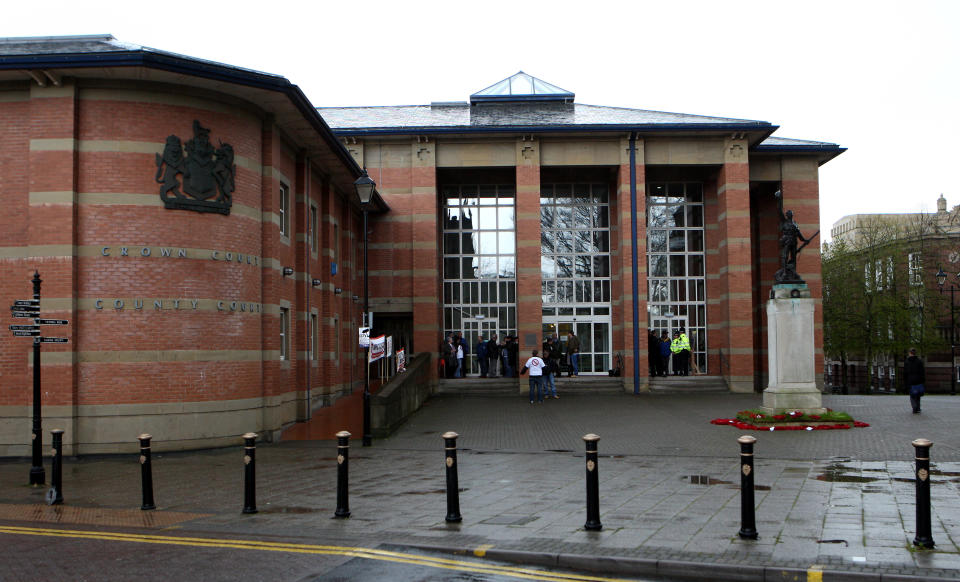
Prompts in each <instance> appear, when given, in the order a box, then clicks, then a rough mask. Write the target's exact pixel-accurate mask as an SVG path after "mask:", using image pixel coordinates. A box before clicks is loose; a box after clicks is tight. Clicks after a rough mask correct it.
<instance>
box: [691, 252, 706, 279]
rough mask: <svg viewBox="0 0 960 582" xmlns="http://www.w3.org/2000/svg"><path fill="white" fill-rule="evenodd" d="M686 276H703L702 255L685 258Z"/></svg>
mask: <svg viewBox="0 0 960 582" xmlns="http://www.w3.org/2000/svg"><path fill="white" fill-rule="evenodd" d="M687 274H688V275H690V276H691V277H702V276H703V255H689V256H688V257H687Z"/></svg>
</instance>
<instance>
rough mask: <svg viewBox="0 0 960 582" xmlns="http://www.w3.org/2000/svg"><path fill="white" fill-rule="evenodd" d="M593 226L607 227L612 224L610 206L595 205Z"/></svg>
mask: <svg viewBox="0 0 960 582" xmlns="http://www.w3.org/2000/svg"><path fill="white" fill-rule="evenodd" d="M593 226H594V227H596V228H607V227H609V226H610V207H609V206H595V207H594V208H593Z"/></svg>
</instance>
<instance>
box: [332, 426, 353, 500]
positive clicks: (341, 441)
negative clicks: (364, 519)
mask: <svg viewBox="0 0 960 582" xmlns="http://www.w3.org/2000/svg"><path fill="white" fill-rule="evenodd" d="M349 470H350V433H349V432H347V431H345V430H342V431H340V432H338V433H337V510H336V511H335V512H334V513H333V515H334V517H350V500H349V496H348V493H347V486H348V475H349Z"/></svg>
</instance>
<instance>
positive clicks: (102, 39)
mask: <svg viewBox="0 0 960 582" xmlns="http://www.w3.org/2000/svg"><path fill="white" fill-rule="evenodd" d="M117 53H151V54H156V55H165V56H169V57H174V58H178V59H187V60H190V61H191V62H194V63H206V64H209V65H215V66H218V67H226V68H229V69H233V70H237V71H246V72H250V73H256V74H258V75H264V76H267V77H273V78H275V79H284V77H283V76H282V75H274V74H272V73H264V72H263V71H255V70H253V69H245V68H243V67H237V66H235V65H228V64H225V63H219V62H216V61H208V60H205V59H198V58H196V57H191V56H188V55H182V54H179V53H173V52H170V51H162V50H158V49H154V48H150V47H146V46H143V45H139V44H133V43H129V42H123V41H120V40H117V39H116V38H114V37H113V35H110V34H87V35H77V36H32V37H14V38H0V60H9V61H13V60H16V61H18V62H21V63H23V64H27V65H29V64H35V65H36V66H42V65H44V64H46V63H48V62H49V61H51V59H50V58H46V57H52V58H54V59H56V60H55V62H56V64H62V63H63V60H64V59H65V58H67V59H69V57H71V56H72V57H74V59H78V60H79V59H83V61H85V62H87V61H93V62H96V61H98V60H100V59H106V58H107V57H109V56H110V55H111V54H117ZM17 57H27V58H26V59H23V58H21V59H18V58H17Z"/></svg>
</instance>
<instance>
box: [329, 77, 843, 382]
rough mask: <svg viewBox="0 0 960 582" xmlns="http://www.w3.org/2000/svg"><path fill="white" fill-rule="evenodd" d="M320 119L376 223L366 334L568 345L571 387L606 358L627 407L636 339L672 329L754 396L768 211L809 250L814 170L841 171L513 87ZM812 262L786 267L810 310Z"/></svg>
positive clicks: (695, 122) (550, 89)
mask: <svg viewBox="0 0 960 582" xmlns="http://www.w3.org/2000/svg"><path fill="white" fill-rule="evenodd" d="M320 111H321V113H322V115H323V117H324V119H326V120H327V122H328V123H329V124H330V126H331V127H332V128H333V130H334V132H335V133H336V135H338V136H340V137H341V138H343V140H344V143H345V144H346V146H347V148H348V149H349V150H350V152H351V153H352V154H353V156H354V158H355V159H356V160H357V162H358V163H359V164H360V165H362V166H364V167H366V168H367V169H368V170H369V172H370V175H371V176H372V177H373V178H374V179H375V180H376V181H377V183H378V188H379V190H380V192H381V193H382V194H383V196H384V199H385V200H387V201H388V202H389V204H390V206H391V208H392V211H391V212H390V213H389V214H387V215H384V216H382V217H380V218H379V219H378V220H377V221H376V223H375V228H374V231H373V240H374V248H376V249H379V252H377V253H375V255H374V256H372V257H371V268H372V269H373V275H372V277H373V278H372V280H371V281H372V282H371V289H372V291H371V294H372V297H373V298H374V299H373V301H374V303H373V306H372V310H373V311H374V312H376V314H377V316H378V317H380V316H384V317H390V318H393V319H394V320H395V321H396V322H397V325H400V326H406V327H408V328H411V329H412V331H413V337H414V343H415V346H416V349H418V350H421V351H424V350H435V349H436V348H435V346H436V345H437V344H438V342H439V341H440V338H441V337H442V335H443V333H444V332H449V331H464V332H466V334H467V336H468V338H470V340H471V341H470V343H471V345H473V343H474V341H473V340H474V339H475V338H476V336H477V335H478V334H483V335H484V336H485V337H486V336H488V335H489V334H491V333H498V334H499V335H500V336H501V337H502V336H503V335H504V334H509V335H518V336H519V338H520V342H521V349H522V350H523V351H528V350H530V349H533V348H536V347H538V346H539V345H540V342H541V338H542V337H543V336H545V335H547V334H549V333H559V334H560V336H561V338H564V337H565V335H566V334H565V332H567V331H569V330H574V331H575V332H576V334H577V335H578V336H579V337H580V340H581V344H582V348H583V349H582V351H583V356H582V358H581V359H582V369H583V371H584V372H585V373H588V374H589V373H593V374H607V373H608V370H609V369H610V368H611V367H612V366H613V361H614V359H615V356H616V355H617V354H620V355H622V356H623V358H624V361H625V363H626V370H625V375H624V377H623V381H624V385H625V388H626V389H628V390H643V389H645V388H646V386H647V384H646V380H645V378H646V377H647V361H646V341H647V340H646V337H647V328H656V329H658V330H659V329H667V330H672V329H677V328H684V329H686V330H687V331H688V334H689V336H690V338H691V341H692V343H693V349H694V352H695V354H694V355H695V361H696V363H697V366H698V368H699V370H700V371H701V372H702V373H705V374H710V375H714V376H718V377H722V378H723V380H724V381H725V382H726V384H727V385H728V386H729V387H730V389H731V390H734V391H753V390H758V389H762V388H763V387H764V383H765V380H764V369H765V366H766V345H767V344H766V337H765V324H764V315H763V306H764V302H765V300H766V298H767V296H768V294H769V291H770V288H771V285H772V284H773V275H774V273H775V271H776V270H777V269H778V268H779V264H778V256H779V254H778V246H777V244H778V243H777V241H778V233H779V215H778V211H777V204H776V201H775V198H774V196H773V194H774V192H776V191H777V190H781V191H782V192H783V196H784V204H785V207H786V208H789V209H793V210H794V211H795V212H796V217H797V220H798V221H800V228H801V230H802V231H803V232H804V233H805V234H806V235H808V236H809V235H812V234H813V233H814V231H816V230H817V225H818V224H819V220H820V216H819V190H818V167H819V166H820V165H821V164H823V163H825V162H827V161H829V160H830V159H832V158H833V157H835V156H836V155H838V154H839V153H841V152H842V151H843V148H840V147H838V146H837V145H835V144H831V143H824V142H814V141H802V140H793V139H786V138H778V137H772V136H771V134H772V133H773V132H774V131H775V130H776V129H777V127H776V126H775V125H772V124H770V123H768V122H764V121H751V120H743V119H727V118H717V117H704V116H697V115H687V114H678V113H665V112H658V111H644V110H638V109H625V108H618V107H603V106H594V105H583V104H579V103H576V102H575V99H574V94H573V93H572V92H570V91H566V90H564V89H561V88H559V87H556V86H554V85H551V84H550V83H547V82H544V81H542V80H540V79H537V78H535V77H532V76H530V75H527V74H525V73H523V72H520V73H517V74H516V75H513V76H511V77H509V78H507V79H504V80H502V81H500V82H498V83H495V84H494V85H491V86H489V87H487V88H486V89H483V90H481V91H479V92H477V93H475V94H473V95H471V97H470V101H469V102H453V103H450V102H443V103H433V104H431V105H421V106H385V107H343V108H321V109H320ZM818 246H819V243H816V244H813V245H811V246H810V247H808V248H807V249H805V250H804V252H803V253H801V255H800V265H799V271H800V273H801V274H802V275H803V276H804V278H805V279H806V280H807V282H808V284H809V285H810V287H811V290H812V292H813V296H814V297H819V296H820V266H819V265H820V262H819V254H818V249H817V247H818ZM816 317H817V323H816V341H817V349H818V350H819V348H820V342H821V337H822V336H821V332H822V329H821V313H820V311H819V309H818V311H817V315H816ZM819 365H820V363H818V366H819ZM474 371H476V368H474Z"/></svg>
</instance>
